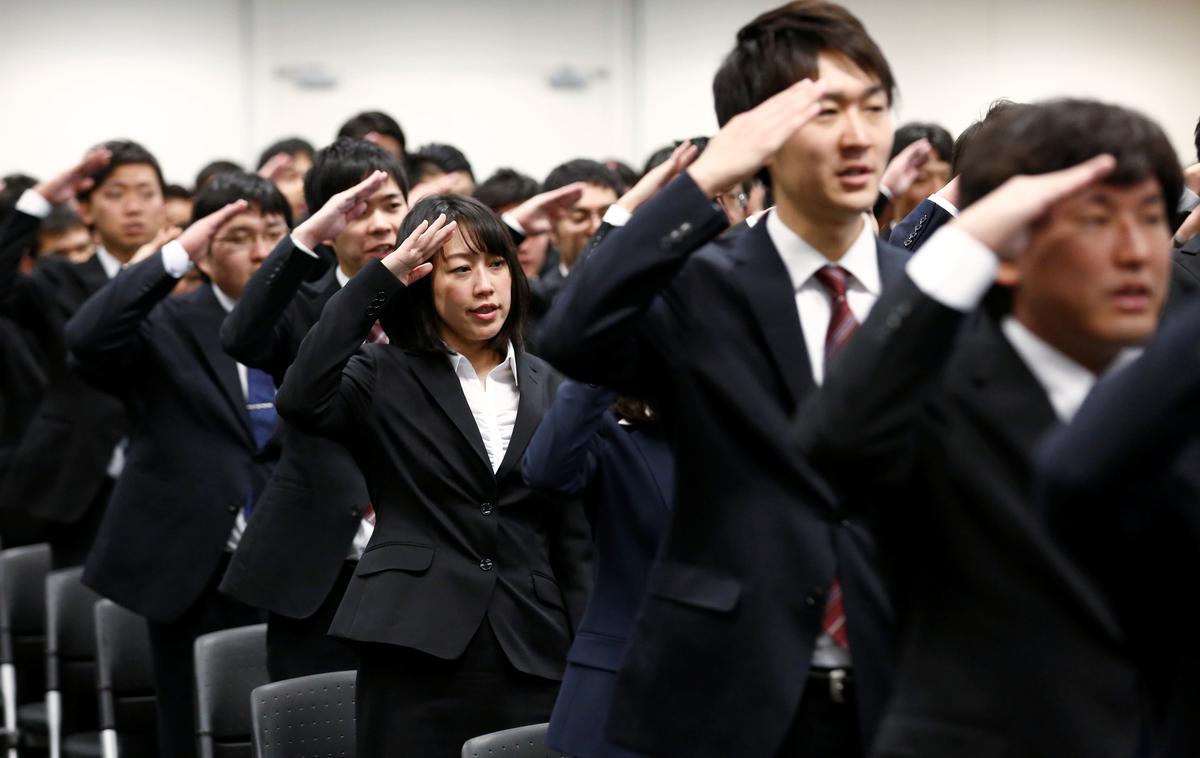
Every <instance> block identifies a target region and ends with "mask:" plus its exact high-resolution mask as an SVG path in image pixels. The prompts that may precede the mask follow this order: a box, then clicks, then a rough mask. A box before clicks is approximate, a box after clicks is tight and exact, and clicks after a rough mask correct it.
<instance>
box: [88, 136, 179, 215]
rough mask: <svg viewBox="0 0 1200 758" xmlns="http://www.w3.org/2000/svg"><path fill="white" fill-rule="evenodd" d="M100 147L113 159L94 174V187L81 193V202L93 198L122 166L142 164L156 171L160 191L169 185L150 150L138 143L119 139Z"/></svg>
mask: <svg viewBox="0 0 1200 758" xmlns="http://www.w3.org/2000/svg"><path fill="white" fill-rule="evenodd" d="M99 147H103V148H107V149H108V151H109V152H110V153H112V158H111V159H110V160H109V161H108V163H106V164H104V165H103V166H101V167H100V168H98V169H96V170H95V171H93V172H92V174H91V179H92V186H90V187H88V188H87V189H86V190H84V191H82V192H80V193H79V195H78V197H79V199H80V200H88V199H89V198H91V196H92V193H93V192H94V191H95V190H96V188H97V187H99V186H100V185H101V184H104V182H105V181H106V180H107V179H108V177H110V176H112V173H113V172H114V171H116V170H117V169H118V168H120V167H121V166H133V165H140V164H144V165H146V166H149V167H150V168H152V169H154V175H155V176H156V177H158V187H159V189H160V190H161V189H163V188H164V187H165V186H166V184H167V183H166V182H165V181H163V173H162V168H160V167H159V165H158V161H157V160H156V159H155V157H154V155H152V154H151V153H150V151H149V150H147V149H146V148H144V147H142V146H141V145H139V144H138V143H136V142H133V141H131V140H124V139H118V140H109V141H108V142H105V143H104V144H102V145H99Z"/></svg>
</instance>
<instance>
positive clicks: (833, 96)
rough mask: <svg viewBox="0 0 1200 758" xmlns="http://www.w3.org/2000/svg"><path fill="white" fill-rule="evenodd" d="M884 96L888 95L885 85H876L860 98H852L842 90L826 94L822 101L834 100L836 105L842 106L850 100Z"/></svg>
mask: <svg viewBox="0 0 1200 758" xmlns="http://www.w3.org/2000/svg"><path fill="white" fill-rule="evenodd" d="M883 94H886V90H884V88H883V85H882V84H876V85H875V86H874V87H870V88H868V89H866V90H863V92H862V94H860V95H859V96H858V97H851V96H850V95H848V94H846V93H845V92H843V91H842V90H832V91H830V92H826V93H825V96H824V97H822V98H821V99H822V100H832V101H834V102H835V103H837V104H839V105H841V104H843V103H845V102H847V101H849V100H866V99H868V98H871V97H874V96H875V95H883Z"/></svg>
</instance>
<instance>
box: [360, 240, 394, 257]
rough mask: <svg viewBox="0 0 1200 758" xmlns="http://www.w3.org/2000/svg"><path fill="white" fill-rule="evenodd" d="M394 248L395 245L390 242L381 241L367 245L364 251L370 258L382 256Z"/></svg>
mask: <svg viewBox="0 0 1200 758" xmlns="http://www.w3.org/2000/svg"><path fill="white" fill-rule="evenodd" d="M395 249H396V248H395V246H394V245H393V244H392V243H391V242H381V243H379V244H378V245H373V246H372V247H368V248H367V249H366V250H365V251H364V252H365V253H366V254H367V255H368V256H370V257H372V258H383V257H384V256H386V255H388V254H389V253H391V252H392V251H393V250H395Z"/></svg>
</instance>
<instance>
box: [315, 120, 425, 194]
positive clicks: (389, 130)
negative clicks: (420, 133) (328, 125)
mask: <svg viewBox="0 0 1200 758" xmlns="http://www.w3.org/2000/svg"><path fill="white" fill-rule="evenodd" d="M371 132H375V133H376V134H385V135H387V136H389V137H391V138H392V139H394V140H396V141H397V142H399V143H400V152H402V153H406V152H408V149H407V148H406V146H405V145H406V143H405V141H404V130H403V129H401V128H400V124H398V123H396V119H394V118H392V117H391V116H389V115H388V114H386V113H384V112H382V111H364V112H363V113H360V114H358V115H357V116H354V117H353V118H351V119H350V120H349V121H347V122H346V123H344V124H342V128H341V129H338V133H337V136H338V138H339V139H340V138H341V137H353V138H354V139H363V138H364V137H366V136H367V135H368V134H370V133H371ZM308 207H310V208H311V207H312V206H311V205H309V206H308Z"/></svg>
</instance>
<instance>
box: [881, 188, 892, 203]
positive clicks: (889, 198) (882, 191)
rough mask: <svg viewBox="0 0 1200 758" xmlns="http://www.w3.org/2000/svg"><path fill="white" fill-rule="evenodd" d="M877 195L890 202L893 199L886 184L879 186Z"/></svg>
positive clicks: (890, 190)
mask: <svg viewBox="0 0 1200 758" xmlns="http://www.w3.org/2000/svg"><path fill="white" fill-rule="evenodd" d="M879 194H881V195H883V196H884V197H886V198H887V199H888V200H891V199H892V197H893V195H892V189H891V187H888V186H887V185H886V184H880V185H879Z"/></svg>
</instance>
